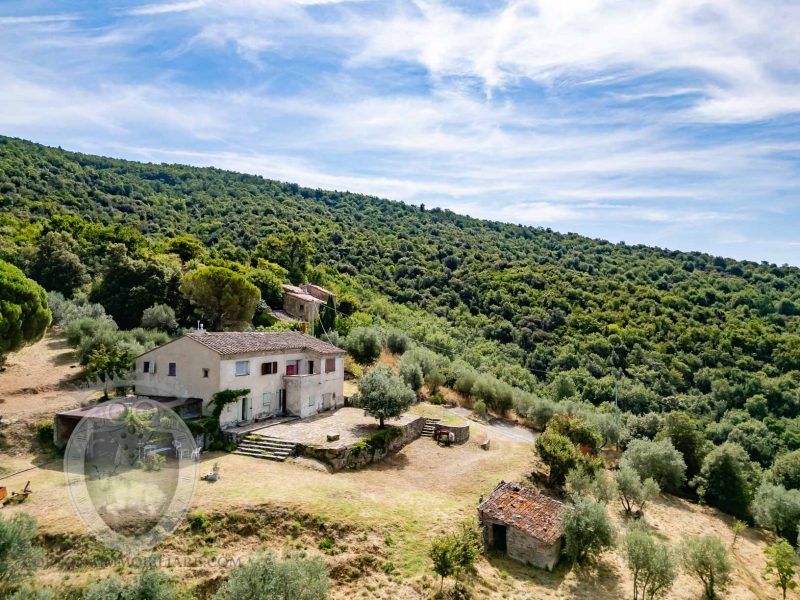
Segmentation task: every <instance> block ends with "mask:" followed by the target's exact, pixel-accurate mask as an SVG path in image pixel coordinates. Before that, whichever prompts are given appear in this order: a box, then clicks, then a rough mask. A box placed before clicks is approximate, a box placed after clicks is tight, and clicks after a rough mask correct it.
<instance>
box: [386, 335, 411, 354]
mask: <svg viewBox="0 0 800 600" xmlns="http://www.w3.org/2000/svg"><path fill="white" fill-rule="evenodd" d="M386 347H387V348H388V349H389V352H391V353H392V354H403V353H404V352H405V351H406V350H408V336H407V335H406V334H404V333H402V332H400V331H390V332H389V334H388V335H387V336H386Z"/></svg>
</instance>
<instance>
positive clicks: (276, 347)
mask: <svg viewBox="0 0 800 600" xmlns="http://www.w3.org/2000/svg"><path fill="white" fill-rule="evenodd" d="M186 337H188V338H191V339H193V340H194V341H196V342H199V343H200V344H203V345H204V346H205V347H207V348H210V349H211V350H213V351H214V352H216V353H217V354H221V355H223V356H225V355H230V354H248V353H251V352H275V351H282V350H310V351H312V352H318V353H319V354H344V350H342V349H341V348H337V347H336V346H334V345H333V344H329V343H328V342H323V341H322V340H319V339H317V338H315V337H312V336H310V335H306V334H305V333H300V332H298V331H276V332H267V331H263V332H262V331H241V332H239V331H231V332H212V331H202V332H201V331H196V332H192V333H187V334H186Z"/></svg>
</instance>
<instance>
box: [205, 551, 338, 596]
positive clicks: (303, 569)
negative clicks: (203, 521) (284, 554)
mask: <svg viewBox="0 0 800 600" xmlns="http://www.w3.org/2000/svg"><path fill="white" fill-rule="evenodd" d="M329 589H330V581H329V576H328V568H327V567H326V566H325V562H324V561H323V560H322V559H321V558H289V559H286V560H282V561H281V560H278V559H276V558H275V557H274V556H273V555H272V554H263V555H261V556H258V557H256V558H254V559H252V560H250V561H248V562H246V563H244V564H242V565H240V566H238V567H236V568H235V569H234V570H233V571H231V574H230V575H229V577H228V580H227V581H226V582H225V583H223V584H222V587H220V589H219V591H218V592H217V593H216V595H215V596H214V598H215V600H288V599H289V598H291V599H292V600H324V599H325V598H327V597H328V591H329Z"/></svg>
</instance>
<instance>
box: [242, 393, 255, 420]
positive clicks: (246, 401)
mask: <svg viewBox="0 0 800 600" xmlns="http://www.w3.org/2000/svg"><path fill="white" fill-rule="evenodd" d="M252 420H253V401H252V400H250V398H242V421H252Z"/></svg>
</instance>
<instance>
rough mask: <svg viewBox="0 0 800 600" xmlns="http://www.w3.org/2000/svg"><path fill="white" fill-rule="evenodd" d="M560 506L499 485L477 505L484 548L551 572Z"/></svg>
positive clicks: (509, 484)
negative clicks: (503, 553)
mask: <svg viewBox="0 0 800 600" xmlns="http://www.w3.org/2000/svg"><path fill="white" fill-rule="evenodd" d="M563 506H564V505H563V503H561V502H559V501H558V500H555V499H554V498H550V497H549V496H545V495H544V494H542V493H541V492H539V491H537V490H535V489H533V488H528V487H524V486H522V485H520V484H519V483H514V482H504V481H502V482H500V484H499V485H498V486H497V487H496V488H495V489H494V491H493V492H492V494H491V496H489V497H488V498H487V499H486V500H485V501H482V502H481V504H480V506H478V520H479V521H480V523H481V528H482V537H483V543H484V545H485V546H486V547H487V548H489V549H491V550H496V551H499V552H505V553H506V554H507V555H508V556H509V557H510V558H513V559H515V560H518V561H520V562H522V563H525V564H530V565H533V566H535V567H539V568H542V569H548V570H552V569H553V567H554V566H555V565H556V563H558V559H559V556H560V555H561V544H562V538H563V528H562V524H561V509H562V508H563Z"/></svg>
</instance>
